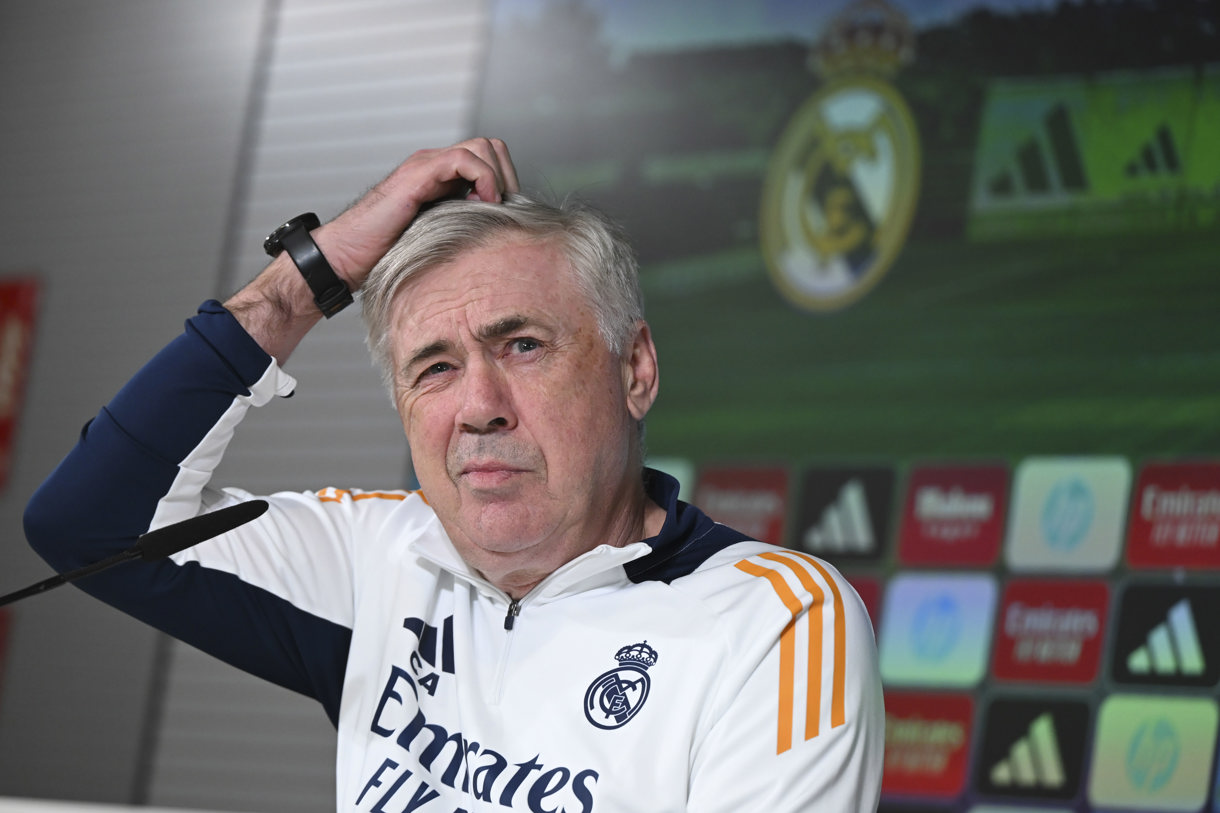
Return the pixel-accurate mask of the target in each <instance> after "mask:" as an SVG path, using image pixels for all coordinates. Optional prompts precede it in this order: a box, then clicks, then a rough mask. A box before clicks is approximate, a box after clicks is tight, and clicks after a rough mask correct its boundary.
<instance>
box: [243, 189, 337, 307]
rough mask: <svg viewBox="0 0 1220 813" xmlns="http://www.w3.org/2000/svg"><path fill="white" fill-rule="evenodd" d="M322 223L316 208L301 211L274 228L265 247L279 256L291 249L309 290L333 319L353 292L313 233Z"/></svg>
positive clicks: (317, 302) (270, 253)
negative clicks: (309, 210) (314, 209)
mask: <svg viewBox="0 0 1220 813" xmlns="http://www.w3.org/2000/svg"><path fill="white" fill-rule="evenodd" d="M319 225H320V222H319V220H318V216H317V215H316V214H314V213H313V212H306V213H305V214H303V215H298V216H297V217H294V218H293V219H292V220H289V221H288V222H287V223H285V224H284V225H282V226H280V227H279V228H278V229H276V230H275V231H273V232H272V233H271V234H270V236H268V237H267V240H266V242H264V243H263V249H264V250H265V251H266V252H267V253H268V254H269V255H271V256H272V257H276V256H279V254H280V252H281V251H287V252H288V256H289V257H291V258H292V262H293V263H294V264H295V265H296V267H297V270H298V271H300V272H301V276H302V277H304V278H305V283H306V284H307V285H308V286H309V290H311V291H313V301H314V303H315V304H316V305H317V306H318V310H320V311H322V315H323V316H325V317H326V318H327V319H329V318H330V317H332V316H334V315H335V314H336V313H338V312H339V311H341V310H343V309H344V308H346V307H347V306H348V305H350V304H352V292H351V291H349V290H348V288H347V283H345V282H344V281H343V280H341V279H339V275H338V274H336V273H335V269H333V268H331V265H330V263H329V262H327V260H326V257H325V255H323V254H322V250H321V249H320V248H318V244H317V243H315V242H314V239H313V237H312V236H311V235H310V231H312V230H313V229H316V228H317V227H318V226H319Z"/></svg>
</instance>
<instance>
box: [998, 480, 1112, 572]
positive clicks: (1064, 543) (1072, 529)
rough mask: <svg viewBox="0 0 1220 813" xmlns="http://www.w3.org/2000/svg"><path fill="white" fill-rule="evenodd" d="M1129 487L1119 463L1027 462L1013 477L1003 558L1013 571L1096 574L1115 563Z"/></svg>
mask: <svg viewBox="0 0 1220 813" xmlns="http://www.w3.org/2000/svg"><path fill="white" fill-rule="evenodd" d="M1130 487H1131V466H1130V464H1129V463H1128V462H1127V460H1126V459H1125V458H1122V457H1031V458H1027V459H1025V460H1023V461H1022V462H1021V464H1020V465H1019V466H1018V467H1017V471H1016V474H1015V476H1014V487H1013V506H1012V512H1011V517H1010V520H1009V524H1008V541H1007V544H1006V546H1005V557H1006V560H1007V563H1008V565H1009V567H1011V568H1012V569H1013V570H1017V571H1030V570H1038V571H1060V572H1070V573H1081V572H1102V571H1106V570H1110V569H1111V568H1113V567H1114V565H1115V564H1116V563H1117V562H1118V558H1119V552H1120V548H1121V545H1122V540H1123V526H1124V524H1125V521H1126V515H1127V497H1128V492H1129V490H1130Z"/></svg>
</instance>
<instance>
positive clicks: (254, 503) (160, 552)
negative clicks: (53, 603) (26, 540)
mask: <svg viewBox="0 0 1220 813" xmlns="http://www.w3.org/2000/svg"><path fill="white" fill-rule="evenodd" d="M266 510H267V501H266V500H250V501H249V502H243V503H238V504H237V505H231V506H229V507H228V508H221V509H220V510H219V511H212V512H211V513H208V514H200V515H199V516H197V517H191V518H190V519H184V520H183V521H182V522H175V523H174V524H173V525H166V526H165V527H164V528H158V529H157V530H155V531H149V532H148V533H146V534H144V535H143V536H141V537H140V538H139V540H138V541H137V542H136V543H135V544H134V545H132V546H131V547H130V548H128V549H127V550H125V551H121V552H119V553H116V554H114V555H113V556H109V557H107V558H105V559H103V560H101V561H100V562H94V563H93V564H91V565H85V566H84V567H78V568H77V569H76V570H70V571H68V572H67V573H60V574H58V575H55V576H52V577H51V578H49V579H46V580H44V581H40V582H38V583H37V584H31V585H30V586H29V587H27V588H25V589H24V590H18V591H17V592H15V593H9V594H8V595H5V596H0V607H3V606H4V605H6V604H12V603H13V602H14V601H20V600H21V599H23V598H28V597H29V596H33V595H37V594H38V593H45V592H46V591H48V590H50V589H51V588H53V587H59V586H60V585H61V584H67V583H68V582H70V581H75V580H77V579H80V578H83V577H85V576H90V575H92V574H94V573H97V572H99V571H102V570H105V569H107V568H109V567H114V566H115V565H117V564H121V563H122V562H129V561H131V560H132V559H146V560H148V561H150V562H155V561H158V560H160V559H165V558H167V557H169V556H173V555H174V554H175V553H177V552H178V551H180V550H186V549H187V548H189V547H191V546H192V545H198V544H199V543H200V542H203V541H205V540H208V539H211V538H212V537H214V536H220V535H221V534H223V533H228V532H229V531H231V530H233V529H234V528H237V527H239V526H241V525H245V524H246V523H247V522H250V521H252V520H255V519H257V518H259V517H261V516H262V515H263V514H264V513H265V512H266Z"/></svg>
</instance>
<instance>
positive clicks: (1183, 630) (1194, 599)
mask: <svg viewBox="0 0 1220 813" xmlns="http://www.w3.org/2000/svg"><path fill="white" fill-rule="evenodd" d="M1218 618H1220V588H1217V587H1216V586H1215V585H1214V584H1207V585H1169V584H1167V585H1157V584H1133V585H1129V586H1128V587H1127V589H1126V590H1124V591H1123V594H1122V600H1121V604H1120V606H1119V611H1118V617H1117V620H1116V624H1117V629H1116V632H1115V636H1114V642H1113V644H1112V646H1111V649H1110V676H1111V677H1112V678H1113V679H1114V681H1115V682H1116V683H1125V684H1137V685H1144V686H1182V687H1211V686H1215V685H1216V683H1217V681H1218V680H1220V625H1218V624H1217V623H1216V620H1217V619H1218Z"/></svg>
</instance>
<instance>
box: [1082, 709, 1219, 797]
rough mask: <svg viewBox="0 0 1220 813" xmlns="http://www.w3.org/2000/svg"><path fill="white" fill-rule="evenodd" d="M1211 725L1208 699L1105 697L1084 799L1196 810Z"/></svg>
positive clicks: (1213, 713) (1204, 784)
mask: <svg viewBox="0 0 1220 813" xmlns="http://www.w3.org/2000/svg"><path fill="white" fill-rule="evenodd" d="M1216 723H1217V710H1216V701H1215V700H1214V699H1212V698H1209V697H1164V696H1158V695H1143V694H1141V695H1134V694H1115V695H1111V696H1109V697H1107V698H1106V699H1105V700H1104V701H1103V702H1102V704H1101V708H1100V710H1099V711H1098V715H1097V736H1096V737H1094V746H1093V761H1092V767H1091V770H1090V772H1089V802H1090V803H1091V804H1092V805H1093V806H1094V807H1101V808H1105V809H1107V810H1140V811H1161V810H1168V811H1198V810H1200V809H1201V808H1202V807H1203V804H1204V802H1205V801H1206V800H1207V791H1208V782H1209V780H1210V778H1211V776H1210V774H1211V766H1212V758H1213V756H1214V754H1215V748H1216V728H1217V726H1216Z"/></svg>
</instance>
